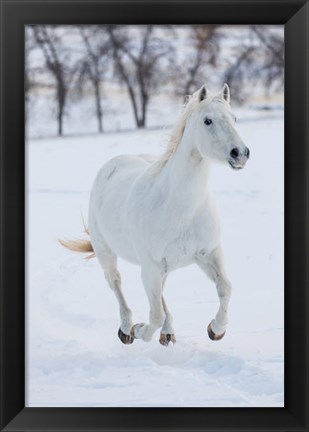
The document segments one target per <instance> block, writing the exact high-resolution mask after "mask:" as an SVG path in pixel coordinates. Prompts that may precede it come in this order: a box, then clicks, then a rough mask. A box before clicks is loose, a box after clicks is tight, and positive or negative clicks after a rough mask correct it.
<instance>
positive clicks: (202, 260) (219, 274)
mask: <svg viewBox="0 0 309 432" xmlns="http://www.w3.org/2000/svg"><path fill="white" fill-rule="evenodd" d="M197 264H198V265H199V266H200V267H201V269H202V270H203V271H204V272H205V273H206V274H207V275H208V276H209V277H210V279H212V280H213V281H214V282H215V283H216V287H217V292H218V296H219V301H220V307H219V310H218V312H217V315H216V317H215V318H214V319H213V320H212V321H211V323H210V324H209V325H208V328H207V331H208V336H209V337H210V339H212V340H220V339H222V338H223V336H224V335H225V331H226V328H227V323H228V316H227V311H228V305H229V301H230V297H231V292H232V286H231V283H230V281H229V280H228V278H227V276H226V274H225V267H224V260H223V252H222V249H221V247H220V246H219V247H217V248H216V249H215V250H214V251H213V252H212V253H211V254H210V255H207V256H206V255H204V252H203V251H201V253H200V254H199V255H198V257H197Z"/></svg>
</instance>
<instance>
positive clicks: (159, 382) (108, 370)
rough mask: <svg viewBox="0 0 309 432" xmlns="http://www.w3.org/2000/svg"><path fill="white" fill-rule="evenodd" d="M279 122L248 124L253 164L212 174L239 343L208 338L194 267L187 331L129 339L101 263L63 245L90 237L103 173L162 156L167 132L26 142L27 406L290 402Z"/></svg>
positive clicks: (133, 299) (182, 313)
mask: <svg viewBox="0 0 309 432" xmlns="http://www.w3.org/2000/svg"><path fill="white" fill-rule="evenodd" d="M267 116H269V119H267V118H266V117H265V115H264V116H262V114H261V118H256V119H255V120H254V119H251V118H250V116H249V117H247V118H246V119H244V120H243V121H241V120H242V119H241V118H239V122H238V124H237V128H238V130H239V132H240V134H241V136H242V137H243V139H244V141H245V143H246V144H247V145H248V147H249V148H250V151H251V157H250V160H249V162H248V164H247V166H246V168H245V169H244V170H243V171H241V172H235V171H233V170H231V169H230V168H229V167H228V166H214V167H213V173H212V175H211V183H212V189H213V191H214V193H215V195H216V198H217V203H218V207H219V210H220V215H221V225H222V236H223V245H224V251H225V255H226V264H227V270H228V274H229V277H230V279H231V281H232V284H233V296H232V301H231V306H230V323H229V327H228V331H227V333H226V336H225V338H224V339H223V340H222V341H220V342H213V341H211V340H210V339H209V338H208V336H207V330H206V329H207V325H208V323H209V322H210V320H211V319H212V318H213V317H214V315H215V313H216V311H217V308H218V298H217V294H216V289H215V286H214V284H213V283H212V282H211V281H209V280H208V279H206V277H205V276H204V274H203V273H202V272H201V271H200V270H199V269H198V268H197V267H195V266H189V267H186V268H183V269H180V270H178V271H176V272H174V273H173V274H171V275H170V276H169V278H168V280H167V283H166V300H167V303H168V305H169V308H170V309H171V312H172V314H173V316H174V327H175V331H176V337H177V343H176V344H175V345H174V346H169V347H167V348H165V347H163V346H161V345H160V344H159V342H158V337H159V335H158V333H159V332H157V333H156V334H155V337H154V339H153V340H152V341H151V342H150V343H148V344H147V343H145V342H143V341H140V340H136V341H135V342H134V343H133V344H132V345H129V346H124V345H122V344H121V342H120V341H119V339H118V337H117V331H118V327H119V316H118V304H117V302H116V299H115V298H114V296H113V293H112V292H111V291H110V289H109V288H108V286H107V284H106V282H105V280H104V276H103V272H102V270H101V268H100V267H99V264H98V262H97V260H96V259H94V260H91V261H89V262H86V261H85V260H83V259H82V258H81V257H80V256H79V255H78V254H73V253H70V252H68V251H67V250H65V249H63V248H62V247H61V246H60V245H59V243H58V242H57V239H58V238H72V237H73V238H74V237H75V238H78V237H80V236H81V235H82V222H81V215H80V213H81V211H82V212H83V214H84V215H85V218H87V211H88V199H89V191H90V188H91V185H92V182H93V180H94V177H95V175H96V172H97V170H98V169H99V167H100V166H101V165H102V164H103V163H104V162H105V161H106V160H107V159H109V158H111V157H113V156H114V155H117V154H121V153H160V152H161V151H162V143H163V142H164V135H165V134H166V132H167V131H166V130H160V129H156V130H142V131H132V132H125V133H124V132H123V133H118V134H117V133H107V134H104V135H92V136H80V137H66V138H61V139H59V138H51V139H36V140H32V141H31V140H30V141H29V142H28V143H27V153H28V164H27V173H28V174H27V231H28V236H27V237H28V238H27V290H26V296H27V311H26V314H27V328H26V331H27V356H26V363H27V368H26V372H27V382H26V388H27V391H26V401H27V406H32V407H35V406H103V407H107V406H127V407H146V406H153V407H173V406H175V407H179V406H186V407H190V406H192V407H274V406H276V407H282V406H283V400H284V399H283V398H284V394H283V387H284V374H283V366H284V358H283V335H284V328H283V301H284V298H283V221H284V214H283V116H282V115H281V114H280V113H279V115H278V113H276V116H274V117H273V118H272V117H271V113H267ZM180 174H181V173H180ZM119 267H120V272H121V274H122V279H123V287H124V292H125V295H126V297H127V300H128V303H129V305H130V307H131V309H132V310H133V313H134V321H135V322H142V321H147V317H148V303H147V299H146V295H145V293H144V289H143V287H142V283H141V279H140V270H139V267H137V266H133V265H131V264H128V263H126V262H124V261H120V263H119Z"/></svg>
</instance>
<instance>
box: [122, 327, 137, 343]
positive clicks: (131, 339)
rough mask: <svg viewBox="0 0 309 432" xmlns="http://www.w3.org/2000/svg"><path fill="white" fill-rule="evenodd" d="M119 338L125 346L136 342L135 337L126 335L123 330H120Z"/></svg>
mask: <svg viewBox="0 0 309 432" xmlns="http://www.w3.org/2000/svg"><path fill="white" fill-rule="evenodd" d="M118 337H119V339H120V340H121V342H122V343H124V344H125V345H130V344H131V343H133V342H134V337H132V336H131V335H126V334H125V333H123V331H122V330H121V329H119V330H118Z"/></svg>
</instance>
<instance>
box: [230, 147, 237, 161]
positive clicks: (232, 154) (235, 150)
mask: <svg viewBox="0 0 309 432" xmlns="http://www.w3.org/2000/svg"><path fill="white" fill-rule="evenodd" d="M230 155H231V156H232V158H234V159H236V158H237V156H238V155H239V150H238V148H236V147H235V148H233V150H231V153H230Z"/></svg>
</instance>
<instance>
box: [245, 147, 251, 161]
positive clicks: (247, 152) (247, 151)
mask: <svg viewBox="0 0 309 432" xmlns="http://www.w3.org/2000/svg"><path fill="white" fill-rule="evenodd" d="M245 155H246V156H247V158H248V159H249V156H250V150H249V149H248V148H247V150H246V151H245Z"/></svg>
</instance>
